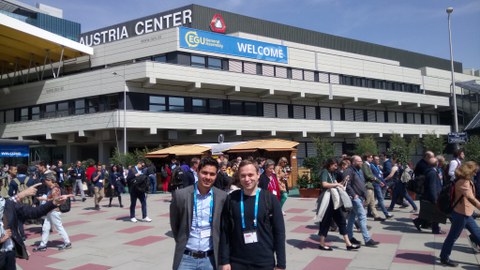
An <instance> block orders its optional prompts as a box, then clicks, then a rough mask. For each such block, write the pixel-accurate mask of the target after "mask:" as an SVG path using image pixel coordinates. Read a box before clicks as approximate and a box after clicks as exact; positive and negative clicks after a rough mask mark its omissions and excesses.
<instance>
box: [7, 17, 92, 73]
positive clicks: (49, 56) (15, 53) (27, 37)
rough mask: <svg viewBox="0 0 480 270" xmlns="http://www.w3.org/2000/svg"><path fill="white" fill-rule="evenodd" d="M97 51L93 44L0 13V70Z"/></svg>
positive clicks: (27, 66)
mask: <svg viewBox="0 0 480 270" xmlns="http://www.w3.org/2000/svg"><path fill="white" fill-rule="evenodd" d="M84 55H93V48H91V47H88V46H85V45H83V44H80V43H78V42H76V41H73V40H70V39H68V38H64V37H62V36H59V35H56V34H53V33H51V32H48V31H46V30H43V29H41V28H38V27H36V26H33V25H31V24H28V23H25V22H22V21H20V20H17V19H15V18H12V17H10V16H7V15H5V14H2V13H0V67H1V68H0V74H6V73H10V72H15V71H19V70H23V69H28V68H34V67H35V66H43V65H46V64H50V62H52V63H55V62H61V61H63V60H67V59H72V58H76V57H79V56H84Z"/></svg>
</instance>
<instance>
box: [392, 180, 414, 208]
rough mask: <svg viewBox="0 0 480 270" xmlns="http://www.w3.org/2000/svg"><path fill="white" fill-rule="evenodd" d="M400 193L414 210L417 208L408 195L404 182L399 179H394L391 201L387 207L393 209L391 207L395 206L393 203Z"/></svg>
mask: <svg viewBox="0 0 480 270" xmlns="http://www.w3.org/2000/svg"><path fill="white" fill-rule="evenodd" d="M401 195H403V197H404V198H405V199H407V201H408V203H409V204H410V205H411V206H412V207H413V209H414V210H417V209H418V208H417V205H416V204H415V202H414V201H413V199H412V197H410V195H408V192H407V189H406V188H405V184H404V183H402V181H400V180H395V187H394V188H393V195H392V201H391V202H390V207H389V209H393V207H394V206H395V203H396V202H397V198H398V196H401Z"/></svg>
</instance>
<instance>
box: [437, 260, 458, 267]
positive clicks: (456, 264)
mask: <svg viewBox="0 0 480 270" xmlns="http://www.w3.org/2000/svg"><path fill="white" fill-rule="evenodd" d="M440 263H442V264H443V265H445V266H450V267H457V266H458V263H456V262H453V261H451V260H450V259H446V260H444V259H440Z"/></svg>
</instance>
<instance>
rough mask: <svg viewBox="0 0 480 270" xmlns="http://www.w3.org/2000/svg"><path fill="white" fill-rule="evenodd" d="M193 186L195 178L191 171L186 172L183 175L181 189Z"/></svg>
mask: <svg viewBox="0 0 480 270" xmlns="http://www.w3.org/2000/svg"><path fill="white" fill-rule="evenodd" d="M193 184H195V176H194V175H193V172H192V171H191V170H188V171H186V172H185V173H184V174H183V187H184V188H186V187H188V186H191V185H193Z"/></svg>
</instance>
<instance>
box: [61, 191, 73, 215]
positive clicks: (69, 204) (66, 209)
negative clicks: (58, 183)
mask: <svg viewBox="0 0 480 270" xmlns="http://www.w3.org/2000/svg"><path fill="white" fill-rule="evenodd" d="M60 194H61V195H67V194H68V193H67V192H66V190H65V189H64V188H61V189H60ZM71 207H72V201H71V200H70V197H68V198H67V200H66V201H65V202H64V203H62V204H60V205H59V206H58V209H60V212H62V213H67V212H70V208H71Z"/></svg>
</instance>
